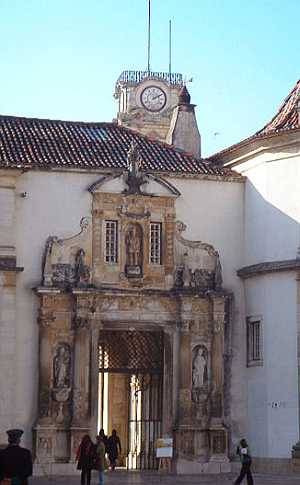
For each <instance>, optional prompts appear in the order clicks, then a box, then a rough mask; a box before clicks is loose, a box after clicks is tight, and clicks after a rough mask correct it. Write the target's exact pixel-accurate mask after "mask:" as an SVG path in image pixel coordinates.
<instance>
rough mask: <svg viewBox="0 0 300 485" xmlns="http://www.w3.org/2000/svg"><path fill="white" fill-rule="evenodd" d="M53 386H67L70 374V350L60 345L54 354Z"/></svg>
mask: <svg viewBox="0 0 300 485" xmlns="http://www.w3.org/2000/svg"><path fill="white" fill-rule="evenodd" d="M53 364H54V387H68V384H69V376H70V351H69V349H68V348H67V347H65V346H61V347H59V348H58V349H57V352H56V354H55V356H54V362H53Z"/></svg>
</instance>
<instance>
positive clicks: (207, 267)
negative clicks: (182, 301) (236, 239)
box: [174, 221, 222, 290]
mask: <svg viewBox="0 0 300 485" xmlns="http://www.w3.org/2000/svg"><path fill="white" fill-rule="evenodd" d="M185 230H186V225H185V224H184V223H183V222H181V221H177V222H176V230H175V245H174V255H175V286H177V287H186V288H190V287H191V288H198V289H200V290H219V289H220V288H221V287H222V271H221V264H220V258H219V253H218V251H216V250H215V248H214V247H213V246H212V245H211V244H207V243H204V242H202V241H190V240H188V239H185V238H184V237H183V236H182V233H183V232H184V231H185Z"/></svg>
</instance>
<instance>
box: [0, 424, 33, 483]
mask: <svg viewBox="0 0 300 485" xmlns="http://www.w3.org/2000/svg"><path fill="white" fill-rule="evenodd" d="M6 433H7V435H8V446H7V448H5V449H4V450H1V451H0V481H1V480H4V479H6V480H7V481H8V483H9V481H10V483H11V484H12V485H27V483H28V480H27V479H28V477H30V476H31V475H32V457H31V453H30V451H29V450H27V449H26V448H22V447H21V446H20V441H21V436H22V434H23V430H22V429H9V430H8V431H6Z"/></svg>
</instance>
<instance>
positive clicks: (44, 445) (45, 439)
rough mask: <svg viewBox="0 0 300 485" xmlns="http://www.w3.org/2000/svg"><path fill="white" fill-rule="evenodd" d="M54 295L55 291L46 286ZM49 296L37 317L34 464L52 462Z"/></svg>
mask: <svg viewBox="0 0 300 485" xmlns="http://www.w3.org/2000/svg"><path fill="white" fill-rule="evenodd" d="M49 291H51V294H52V295H53V296H54V295H55V294H56V293H59V290H58V291H55V290H49ZM48 304H50V305H51V297H49V296H47V297H46V296H41V299H40V311H39V317H38V324H39V355H40V360H39V404H38V421H37V425H36V427H35V429H34V437H35V439H34V442H35V453H36V463H37V464H43V465H45V464H49V465H50V464H51V463H53V462H54V449H55V437H56V432H55V425H54V416H53V405H52V404H53V401H52V398H53V396H52V388H53V377H52V369H51V364H50V362H51V363H52V348H51V341H52V336H51V334H52V331H53V330H52V327H53V326H54V322H55V312H54V311H53V309H52V308H51V306H50V305H49V306H48Z"/></svg>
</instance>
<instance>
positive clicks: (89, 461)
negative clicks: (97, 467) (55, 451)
mask: <svg viewBox="0 0 300 485" xmlns="http://www.w3.org/2000/svg"><path fill="white" fill-rule="evenodd" d="M94 456H95V445H94V443H93V442H92V440H91V438H90V437H89V435H88V434H86V435H84V437H83V438H82V440H81V443H80V445H79V448H78V450H77V453H76V461H77V462H78V463H77V470H81V485H90V483H91V472H92V468H93V464H94Z"/></svg>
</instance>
